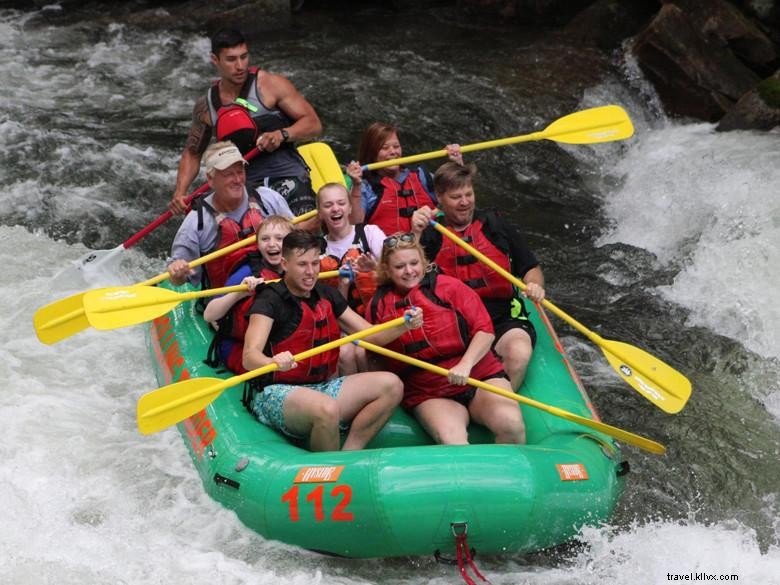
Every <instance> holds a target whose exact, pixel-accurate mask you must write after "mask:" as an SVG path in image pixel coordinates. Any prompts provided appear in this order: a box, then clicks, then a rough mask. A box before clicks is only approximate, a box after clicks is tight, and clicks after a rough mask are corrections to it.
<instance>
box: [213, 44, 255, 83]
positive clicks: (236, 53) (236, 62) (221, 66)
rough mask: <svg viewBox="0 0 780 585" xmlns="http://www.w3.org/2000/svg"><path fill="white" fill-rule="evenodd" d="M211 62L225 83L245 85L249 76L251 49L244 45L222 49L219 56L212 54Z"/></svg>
mask: <svg viewBox="0 0 780 585" xmlns="http://www.w3.org/2000/svg"><path fill="white" fill-rule="evenodd" d="M211 62H212V63H213V64H214V65H215V67H216V68H217V72H218V73H219V76H220V77H221V78H222V79H223V80H224V81H226V82H228V83H230V84H233V85H238V86H240V85H243V84H244V82H245V81H246V78H247V75H248V74H249V49H248V48H247V46H246V45H245V44H243V43H242V44H240V45H236V46H235V47H228V48H225V49H220V51H219V54H218V55H215V54H214V53H212V54H211Z"/></svg>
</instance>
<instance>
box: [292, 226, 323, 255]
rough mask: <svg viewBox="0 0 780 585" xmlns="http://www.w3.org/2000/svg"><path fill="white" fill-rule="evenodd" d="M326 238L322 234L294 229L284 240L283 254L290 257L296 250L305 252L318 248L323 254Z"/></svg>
mask: <svg viewBox="0 0 780 585" xmlns="http://www.w3.org/2000/svg"><path fill="white" fill-rule="evenodd" d="M324 244H325V240H323V239H322V238H321V237H320V236H318V235H315V234H313V233H311V232H306V231H303V230H293V231H291V232H290V233H289V234H287V235H286V236H284V240H282V256H284V257H285V258H290V257H291V256H292V253H293V252H294V251H295V250H300V252H301V254H305V253H306V252H308V251H309V250H314V249H316V250H317V252H319V253H320V254H322V252H323V248H324Z"/></svg>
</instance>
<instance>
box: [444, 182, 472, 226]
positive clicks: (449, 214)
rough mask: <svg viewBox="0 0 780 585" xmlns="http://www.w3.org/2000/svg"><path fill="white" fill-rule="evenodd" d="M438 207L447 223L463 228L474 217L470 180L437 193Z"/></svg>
mask: <svg viewBox="0 0 780 585" xmlns="http://www.w3.org/2000/svg"><path fill="white" fill-rule="evenodd" d="M438 197H439V208H440V209H441V210H442V211H443V212H444V217H445V218H446V220H447V223H448V224H449V225H451V226H452V227H454V228H455V229H465V228H466V227H468V225H469V224H470V223H471V221H472V220H473V219H474V206H475V197H474V187H473V186H472V185H471V182H468V183H466V184H465V185H462V186H460V187H453V188H450V189H447V190H446V191H445V192H444V193H439V194H438Z"/></svg>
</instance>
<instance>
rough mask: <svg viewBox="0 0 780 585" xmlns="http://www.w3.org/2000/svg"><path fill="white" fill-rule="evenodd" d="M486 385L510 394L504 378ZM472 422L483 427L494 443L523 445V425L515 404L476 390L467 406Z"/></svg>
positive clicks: (507, 399)
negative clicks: (492, 436) (490, 433)
mask: <svg viewBox="0 0 780 585" xmlns="http://www.w3.org/2000/svg"><path fill="white" fill-rule="evenodd" d="M487 383H488V384H491V385H493V386H498V387H499V388H501V389H503V390H506V391H507V392H511V391H512V389H511V388H510V387H509V382H508V381H507V380H506V379H504V378H492V379H490V380H487ZM469 414H471V418H472V419H473V420H474V422H478V423H480V424H482V425H485V426H486V427H487V428H488V429H490V430H491V432H492V433H493V434H494V435H495V436H496V443H525V425H524V424H523V415H522V413H521V412H520V407H519V406H518V404H517V402H515V401H514V400H511V399H509V398H505V397H504V396H499V395H498V394H493V393H492V392H488V391H487V390H477V393H476V395H475V396H474V400H472V401H471V404H469Z"/></svg>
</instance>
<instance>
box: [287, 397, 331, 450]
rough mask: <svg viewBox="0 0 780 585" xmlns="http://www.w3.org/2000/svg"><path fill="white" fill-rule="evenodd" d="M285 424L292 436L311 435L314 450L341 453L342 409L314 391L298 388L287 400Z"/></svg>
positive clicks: (310, 441) (310, 444) (311, 444)
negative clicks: (340, 410) (340, 411)
mask: <svg viewBox="0 0 780 585" xmlns="http://www.w3.org/2000/svg"><path fill="white" fill-rule="evenodd" d="M282 408H283V413H284V424H285V425H286V426H287V428H288V429H290V430H291V431H292V432H293V433H295V434H298V435H309V437H310V438H309V446H310V448H311V450H312V451H338V450H339V406H338V403H337V401H336V400H335V399H333V398H331V397H330V396H328V395H326V394H323V393H322V392H317V391H316V390H312V389H311V388H304V387H301V386H298V387H296V388H295V389H294V390H293V391H292V392H290V393H289V394H288V395H287V398H285V400H284V406H283V407H282Z"/></svg>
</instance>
